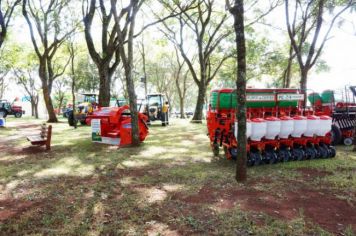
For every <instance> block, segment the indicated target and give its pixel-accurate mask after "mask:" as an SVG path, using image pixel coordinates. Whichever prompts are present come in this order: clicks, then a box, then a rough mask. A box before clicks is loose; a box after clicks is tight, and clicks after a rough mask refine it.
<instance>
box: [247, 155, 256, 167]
mask: <svg viewBox="0 0 356 236" xmlns="http://www.w3.org/2000/svg"><path fill="white" fill-rule="evenodd" d="M254 164H255V157H254V156H253V155H251V154H250V153H248V154H247V166H253V165H254Z"/></svg>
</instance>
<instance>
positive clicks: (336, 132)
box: [331, 125, 342, 145]
mask: <svg viewBox="0 0 356 236" xmlns="http://www.w3.org/2000/svg"><path fill="white" fill-rule="evenodd" d="M331 138H332V144H333V145H337V144H339V143H341V140H342V133H341V130H340V128H339V127H337V126H336V125H332V126H331Z"/></svg>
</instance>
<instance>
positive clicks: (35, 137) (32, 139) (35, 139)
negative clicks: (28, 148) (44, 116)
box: [27, 135, 46, 142]
mask: <svg viewBox="0 0 356 236" xmlns="http://www.w3.org/2000/svg"><path fill="white" fill-rule="evenodd" d="M27 140H28V141H30V142H39V141H46V139H43V138H42V137H41V136H40V135H33V136H28V137H27Z"/></svg>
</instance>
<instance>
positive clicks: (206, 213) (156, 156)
mask: <svg viewBox="0 0 356 236" xmlns="http://www.w3.org/2000/svg"><path fill="white" fill-rule="evenodd" d="M7 122H8V127H7V128H6V129H0V235H192V234H193V235H208V234H209V235H210V234H211V235H333V234H335V235H339V234H341V235H354V234H355V232H356V153H352V152H351V148H347V147H344V146H339V147H337V157H336V158H333V159H323V160H309V161H301V162H288V163H281V164H276V165H264V166H259V167H252V168H249V169H248V181H247V182H246V183H245V184H238V183H236V182H235V180H234V172H235V164H236V163H235V162H233V161H228V160H226V159H224V157H223V156H222V155H221V156H220V157H213V155H212V152H211V151H210V148H209V141H208V137H207V136H206V127H205V125H198V124H190V123H189V122H188V121H182V120H173V121H172V125H170V126H169V127H161V126H159V124H158V123H157V124H155V125H153V126H151V127H150V135H149V136H148V138H147V139H146V141H145V142H144V143H143V144H142V145H141V146H140V147H138V148H123V149H118V148H117V147H115V146H107V145H101V144H94V143H92V142H91V140H90V127H85V126H79V127H78V129H76V130H75V129H73V128H71V127H69V126H68V125H67V123H66V122H65V120H61V122H60V123H58V124H54V125H53V132H54V133H53V138H52V140H53V142H52V144H53V145H52V151H50V152H45V151H44V149H43V148H42V149H41V148H40V149H38V148H34V147H30V144H29V143H28V142H26V139H25V136H26V135H30V134H35V133H36V132H39V131H36V130H38V128H39V126H38V125H39V124H40V123H41V121H36V120H32V119H29V118H24V119H15V118H9V119H8V120H7ZM42 122H43V121H42Z"/></svg>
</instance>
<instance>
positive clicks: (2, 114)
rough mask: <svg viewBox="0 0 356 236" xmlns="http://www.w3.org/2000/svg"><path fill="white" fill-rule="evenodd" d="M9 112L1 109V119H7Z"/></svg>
mask: <svg viewBox="0 0 356 236" xmlns="http://www.w3.org/2000/svg"><path fill="white" fill-rule="evenodd" d="M6 116H7V111H6V110H5V109H0V117H3V118H6Z"/></svg>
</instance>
